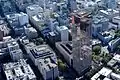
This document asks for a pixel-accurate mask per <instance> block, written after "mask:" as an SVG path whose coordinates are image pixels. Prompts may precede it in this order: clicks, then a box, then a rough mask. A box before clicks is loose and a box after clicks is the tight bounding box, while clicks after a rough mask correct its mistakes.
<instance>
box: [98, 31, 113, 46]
mask: <svg viewBox="0 0 120 80" xmlns="http://www.w3.org/2000/svg"><path fill="white" fill-rule="evenodd" d="M114 37H115V30H109V31H104V32H99V33H98V38H99V39H100V40H101V41H102V43H103V44H108V43H109V42H110V41H111V40H112V39H114Z"/></svg>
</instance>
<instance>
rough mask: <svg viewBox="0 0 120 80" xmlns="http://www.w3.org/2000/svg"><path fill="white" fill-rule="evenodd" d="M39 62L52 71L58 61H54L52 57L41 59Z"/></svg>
mask: <svg viewBox="0 0 120 80" xmlns="http://www.w3.org/2000/svg"><path fill="white" fill-rule="evenodd" d="M39 63H40V64H41V65H42V67H43V68H44V69H45V70H46V71H50V70H51V69H52V68H55V67H57V65H56V63H54V62H53V61H52V60H51V59H50V58H44V59H39Z"/></svg>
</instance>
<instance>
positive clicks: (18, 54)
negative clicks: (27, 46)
mask: <svg viewBox="0 0 120 80" xmlns="http://www.w3.org/2000/svg"><path fill="white" fill-rule="evenodd" d="M7 46H8V50H9V53H10V56H11V58H12V60H13V61H17V60H19V59H22V58H23V52H22V51H21V49H20V48H19V44H18V43H17V42H16V41H14V42H11V43H8V44H7Z"/></svg>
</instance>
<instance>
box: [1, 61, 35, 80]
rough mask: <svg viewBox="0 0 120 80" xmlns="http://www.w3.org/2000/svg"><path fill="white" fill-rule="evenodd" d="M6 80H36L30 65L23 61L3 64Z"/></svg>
mask: <svg viewBox="0 0 120 80" xmlns="http://www.w3.org/2000/svg"><path fill="white" fill-rule="evenodd" d="M3 70H4V72H5V76H6V80H37V78H36V76H35V74H34V72H33V70H32V69H31V67H30V65H29V64H27V63H26V61H25V60H24V59H20V60H19V61H18V62H10V63H6V64H3Z"/></svg>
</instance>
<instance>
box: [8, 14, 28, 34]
mask: <svg viewBox="0 0 120 80" xmlns="http://www.w3.org/2000/svg"><path fill="white" fill-rule="evenodd" d="M6 18H7V21H8V22H9V24H10V27H11V28H12V29H13V31H14V32H15V34H16V35H21V34H22V33H24V29H23V26H24V25H25V24H28V23H29V19H28V15H27V14H25V13H23V12H21V13H11V14H7V15H6Z"/></svg>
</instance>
